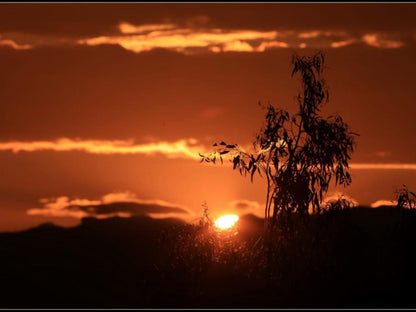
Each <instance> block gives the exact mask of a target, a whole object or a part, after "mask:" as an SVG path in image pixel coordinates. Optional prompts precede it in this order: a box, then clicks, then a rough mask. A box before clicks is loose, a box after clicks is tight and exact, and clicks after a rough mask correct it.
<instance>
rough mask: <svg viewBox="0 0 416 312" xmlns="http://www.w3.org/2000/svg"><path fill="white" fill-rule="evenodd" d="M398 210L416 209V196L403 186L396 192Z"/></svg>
mask: <svg viewBox="0 0 416 312" xmlns="http://www.w3.org/2000/svg"><path fill="white" fill-rule="evenodd" d="M396 200H397V205H396V207H397V208H400V209H402V208H408V209H416V194H415V193H414V192H412V191H409V189H408V187H407V186H406V185H404V184H403V186H402V187H401V188H400V189H399V190H397V192H396Z"/></svg>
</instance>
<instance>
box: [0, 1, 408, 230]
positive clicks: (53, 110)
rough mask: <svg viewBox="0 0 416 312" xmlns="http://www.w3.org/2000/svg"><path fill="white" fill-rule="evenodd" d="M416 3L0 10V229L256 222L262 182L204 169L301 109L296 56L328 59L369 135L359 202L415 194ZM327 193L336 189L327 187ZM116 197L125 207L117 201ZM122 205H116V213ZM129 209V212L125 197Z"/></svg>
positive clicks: (341, 104) (356, 164)
mask: <svg viewBox="0 0 416 312" xmlns="http://www.w3.org/2000/svg"><path fill="white" fill-rule="evenodd" d="M415 13H416V6H415V4H336V3H332V4H300V3H294V4H279V3H275V4H271V3H267V4H266V3H265V4H258V3H251V4H248V3H246V4H140V3H136V4H132V3H130V4H115V3H113V4H109V3H108V4H0V65H1V69H2V71H1V73H2V74H1V75H0V168H1V172H2V179H1V180H0V210H1V213H2V218H1V220H0V231H4V230H6V231H11V230H17V229H24V228H27V227H30V226H35V225H37V224H39V223H41V222H47V221H52V222H55V223H58V224H63V225H71V224H72V225H74V224H77V223H78V222H79V218H80V217H84V216H96V217H100V218H102V217H110V216H115V215H119V216H124V217H127V216H131V215H135V214H142V213H146V214H150V215H151V216H153V217H163V216H179V217H185V218H186V219H189V220H192V219H195V218H197V217H198V216H199V215H200V214H201V212H202V208H201V204H202V203H203V202H204V201H206V202H207V204H208V207H209V208H210V209H211V211H212V213H213V214H214V215H218V214H220V213H222V212H238V213H244V212H255V213H257V214H259V215H261V214H262V205H263V204H264V196H265V194H264V184H263V181H262V180H261V179H259V178H258V179H257V180H255V182H254V184H251V183H250V180H249V179H248V178H247V179H244V178H242V177H241V176H239V174H238V172H234V171H232V170H231V168H230V167H228V166H223V167H221V166H213V165H209V164H199V162H198V159H197V158H198V156H197V153H198V152H204V151H207V150H209V147H210V146H211V145H212V143H214V142H216V141H220V140H225V141H226V142H231V143H238V144H240V145H242V146H247V145H249V144H250V143H251V142H252V141H253V139H254V137H255V134H256V131H257V130H258V129H259V127H260V126H261V122H262V118H263V111H262V110H261V109H260V108H259V106H258V105H257V103H258V102H259V101H262V102H263V103H268V102H270V103H272V104H274V105H276V106H280V107H282V108H287V109H288V110H290V111H294V110H295V109H296V95H297V92H298V91H299V80H298V79H296V78H291V77H290V73H291V65H290V60H291V55H292V54H293V53H295V52H296V53H298V54H312V53H314V52H315V51H317V50H318V49H321V50H323V51H325V53H326V60H327V64H326V65H327V67H326V69H325V73H324V74H325V79H326V81H327V84H328V86H329V92H330V103H328V104H327V105H326V107H325V109H324V113H325V114H331V113H339V114H341V115H342V116H343V118H344V120H345V121H346V122H348V123H349V124H350V126H351V127H352V129H353V130H354V131H356V132H358V133H360V135H361V136H360V137H359V138H358V140H357V143H358V144H357V148H356V151H355V153H354V154H353V158H352V161H351V167H352V170H351V172H352V178H353V182H352V184H351V186H350V187H348V188H346V189H345V190H341V191H343V192H344V193H346V194H348V195H350V196H351V197H352V198H354V199H355V200H356V201H357V202H358V203H359V204H362V205H371V204H372V203H375V202H376V201H379V200H392V199H394V194H393V192H394V190H395V189H396V188H397V187H399V186H401V185H402V184H403V183H405V184H407V185H408V186H409V187H410V188H411V189H413V190H414V189H416V149H415V147H414V144H413V141H414V138H413V137H414V134H415V133H416V123H415V122H414V120H415V116H416V106H415V105H414V101H415V99H416V96H415V94H414V92H413V89H414V85H415V82H416V81H415V80H416V78H415V76H414V72H415V71H416V63H415V61H414V55H415V52H416V27H415V26H414V16H415ZM333 191H334V190H333ZM114 203H116V204H114ZM117 203H118V204H117ZM120 203H121V204H120Z"/></svg>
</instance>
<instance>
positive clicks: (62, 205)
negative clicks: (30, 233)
mask: <svg viewBox="0 0 416 312" xmlns="http://www.w3.org/2000/svg"><path fill="white" fill-rule="evenodd" d="M40 203H41V204H43V207H41V208H32V209H29V210H27V214H28V215H42V216H50V217H72V218H77V219H81V218H85V217H95V218H97V219H105V218H110V217H124V218H128V217H132V216H137V215H148V216H151V217H169V216H173V217H181V216H184V215H185V216H186V215H188V214H189V211H188V210H187V209H185V208H183V207H181V206H179V205H175V204H171V203H168V202H165V201H162V200H143V199H138V198H137V197H136V196H135V195H134V194H132V193H130V192H123V193H110V194H107V195H104V196H103V197H102V198H101V199H99V200H90V199H79V198H76V199H69V197H67V196H61V197H58V198H43V199H41V200H40Z"/></svg>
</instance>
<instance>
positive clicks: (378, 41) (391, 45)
mask: <svg viewBox="0 0 416 312" xmlns="http://www.w3.org/2000/svg"><path fill="white" fill-rule="evenodd" d="M385 36H386V35H383V34H377V33H371V34H365V35H363V37H362V40H363V41H364V42H365V43H366V44H368V45H369V46H372V47H375V48H381V49H397V48H401V47H402V46H404V42H402V41H400V40H394V39H391V38H386V37H385Z"/></svg>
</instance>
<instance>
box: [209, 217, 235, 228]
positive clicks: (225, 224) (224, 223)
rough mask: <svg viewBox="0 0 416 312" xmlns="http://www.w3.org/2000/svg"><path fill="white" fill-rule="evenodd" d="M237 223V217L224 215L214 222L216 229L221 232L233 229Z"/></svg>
mask: <svg viewBox="0 0 416 312" xmlns="http://www.w3.org/2000/svg"><path fill="white" fill-rule="evenodd" d="M237 221H238V216H237V215H233V214H230V215H225V216H222V217H219V218H218V219H217V220H215V222H214V224H215V226H216V227H217V228H219V229H221V230H225V229H229V228H231V227H233V226H234V225H235V224H236V223H237Z"/></svg>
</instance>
